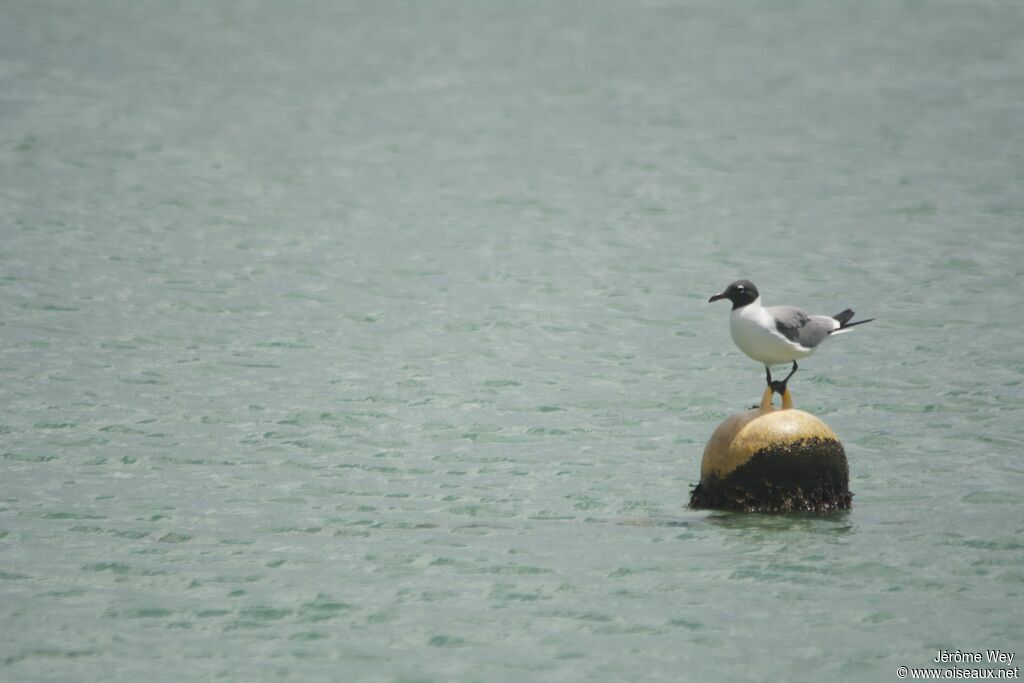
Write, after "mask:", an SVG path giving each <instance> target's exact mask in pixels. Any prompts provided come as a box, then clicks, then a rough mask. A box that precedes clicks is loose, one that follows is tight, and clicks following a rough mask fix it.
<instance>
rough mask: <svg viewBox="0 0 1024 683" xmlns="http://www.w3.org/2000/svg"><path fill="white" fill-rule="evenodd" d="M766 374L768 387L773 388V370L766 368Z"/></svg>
mask: <svg viewBox="0 0 1024 683" xmlns="http://www.w3.org/2000/svg"><path fill="white" fill-rule="evenodd" d="M764 374H765V377H767V378H768V386H771V385H772V370H771V368H769V367H768V366H767V365H766V366H764Z"/></svg>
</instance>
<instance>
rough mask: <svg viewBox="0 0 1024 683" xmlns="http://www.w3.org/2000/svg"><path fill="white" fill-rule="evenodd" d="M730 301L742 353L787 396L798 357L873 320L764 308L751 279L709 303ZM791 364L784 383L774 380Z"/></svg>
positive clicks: (734, 335) (733, 328)
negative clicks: (777, 370) (760, 365)
mask: <svg viewBox="0 0 1024 683" xmlns="http://www.w3.org/2000/svg"><path fill="white" fill-rule="evenodd" d="M720 299H728V300H729V301H731V302H732V313H730V314H729V332H730V333H731V334H732V340H733V341H734V342H735V343H736V346H738V347H739V348H740V351H742V352H743V353H745V354H747V355H748V356H750V357H751V358H753V359H754V360H756V361H759V362H761V363H764V371H765V375H766V376H767V379H768V386H769V387H771V389H772V390H773V391H775V392H777V393H779V394H785V393H786V383H787V382H788V381H789V378H790V377H792V376H793V373H795V372H796V371H797V367H798V366H797V364H796V361H797V359H798V358H806V357H807V356H809V355H811V354H812V353H814V350H815V349H816V348H818V345H819V344H821V342H823V341H825V340H826V339H828V338H829V337H831V336H833V335H836V334H842V333H844V332H849V331H850V328H852V327H854V326H855V325H863V324H864V323H869V322H871V321H872V320H874V318H868V319H867V320H858V321H857V322H855V323H851V322H850V320H852V319H853V311H851V310H850V309H849V308H847V309H846V310H845V311H843V312H842V313H837V314H835V315H811V314H810V313H808V312H807V311H805V310H803V309H802V308H797V307H796V306H768V307H765V306H763V305H761V295H760V293H759V292H758V291H757V287H755V286H754V283H753V282H751V281H750V280H737V281H736V282H733V283H731V284H730V285H729V286H728V287H726V288H725V290H724V291H722V292H719V293H718V294H715V295H714V296H712V297H711V298H710V299H708V303H711V302H713V301H718V300H720ZM786 363H792V364H793V369H792V370H790V371H789V374H788V375H786V378H785V379H784V380H782V381H781V382H780V381H774V382H773V381H772V370H771V366H773V365H784V364H786Z"/></svg>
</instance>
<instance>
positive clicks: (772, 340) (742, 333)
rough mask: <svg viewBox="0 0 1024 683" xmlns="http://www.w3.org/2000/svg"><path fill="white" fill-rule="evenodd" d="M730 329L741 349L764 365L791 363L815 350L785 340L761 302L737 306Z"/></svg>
mask: <svg viewBox="0 0 1024 683" xmlns="http://www.w3.org/2000/svg"><path fill="white" fill-rule="evenodd" d="M729 332H730V334H732V340H733V342H735V343H736V346H738V347H739V349H740V351H742V352H743V353H745V354H747V355H748V356H750V357H751V358H753V359H754V360H756V361H760V362H761V363H764V364H765V365H781V364H783V363H789V362H791V361H794V360H797V359H798V358H804V357H805V356H809V355H810V354H811V353H813V351H814V349H805V348H803V347H802V346H800V345H799V344H794V343H793V342H791V341H789V340H788V339H786V337H784V336H783V335H782V333H781V332H779V331H778V329H777V328H776V327H775V319H774V318H772V316H771V314H769V313H768V311H766V310H765V308H764V306H762V305H761V303H760V301H755V302H753V303H751V304H747V305H746V306H743V307H742V308H734V309H733V311H732V313H731V314H730V315H729Z"/></svg>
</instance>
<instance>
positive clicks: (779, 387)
mask: <svg viewBox="0 0 1024 683" xmlns="http://www.w3.org/2000/svg"><path fill="white" fill-rule="evenodd" d="M797 369H798V366H797V364H796V361H793V369H792V370H790V371H789V374H788V375H786V378H785V379H783V380H775V381H774V382H773V381H771V374H770V373H769V375H768V378H769V379H768V386H770V387H771V388H772V391H774V392H775V393H777V394H778V395H779V396H782V395H783V394H785V393H786V383H787V382H789V378H790V377H792V376H793V373H795V372H796V371H797Z"/></svg>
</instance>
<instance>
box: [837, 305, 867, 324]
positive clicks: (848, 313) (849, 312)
mask: <svg viewBox="0 0 1024 683" xmlns="http://www.w3.org/2000/svg"><path fill="white" fill-rule="evenodd" d="M832 318H833V319H835V320H838V321H839V327H846V323H848V322H850V319H851V318H853V309H851V308H847V309H846V310H845V311H843V312H842V313H836V314H835V315H834V316H832ZM864 322H867V320H865V321H864ZM856 324H857V323H854V325H856Z"/></svg>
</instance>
